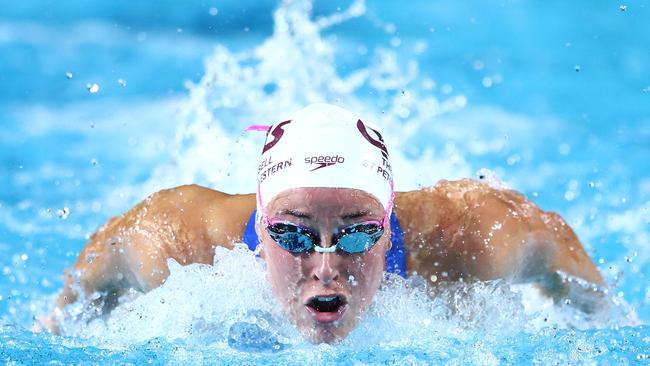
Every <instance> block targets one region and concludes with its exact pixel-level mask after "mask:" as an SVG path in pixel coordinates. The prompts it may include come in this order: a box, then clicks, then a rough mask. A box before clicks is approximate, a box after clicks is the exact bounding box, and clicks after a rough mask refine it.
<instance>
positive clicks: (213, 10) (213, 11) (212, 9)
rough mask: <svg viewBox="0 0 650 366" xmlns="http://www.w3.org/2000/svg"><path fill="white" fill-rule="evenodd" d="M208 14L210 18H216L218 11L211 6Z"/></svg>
mask: <svg viewBox="0 0 650 366" xmlns="http://www.w3.org/2000/svg"><path fill="white" fill-rule="evenodd" d="M208 14H210V16H213V17H214V16H217V14H219V9H217V8H215V7H214V6H213V7H211V8H210V9H209V10H208Z"/></svg>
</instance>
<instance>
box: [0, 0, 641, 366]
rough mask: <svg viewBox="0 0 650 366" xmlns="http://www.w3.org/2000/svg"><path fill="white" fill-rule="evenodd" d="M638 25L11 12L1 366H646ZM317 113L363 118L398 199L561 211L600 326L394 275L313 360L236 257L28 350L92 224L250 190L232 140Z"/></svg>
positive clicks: (446, 17)
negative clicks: (382, 145)
mask: <svg viewBox="0 0 650 366" xmlns="http://www.w3.org/2000/svg"><path fill="white" fill-rule="evenodd" d="M649 19H650V4H648V3H647V1H643V0H635V1H626V2H619V3H615V2H609V1H600V0H598V1H592V2H589V4H587V3H583V2H563V1H551V2H540V1H524V0H511V1H507V0H487V1H464V2H459V1H448V0H441V1H417V2H411V3H409V4H408V5H404V3H401V2H394V1H367V2H363V1H319V0H315V1H314V2H313V3H312V2H310V1H306V0H294V1H284V2H279V1H278V2H274V1H264V2H262V1H228V2H226V1H219V2H217V1H213V2H210V1H205V0H201V1H198V0H188V1H183V2H176V1H170V0H159V1H155V2H153V1H144V0H141V1H125V0H119V1H98V0H93V1H86V0H84V1H81V0H72V1H68V2H65V4H64V3H61V2H54V1H41V0H24V1H20V2H17V1H15V2H12V4H11V5H9V6H5V7H3V9H2V10H0V85H1V87H0V142H1V144H0V362H2V363H6V364H24V365H29V364H44V363H48V362H52V363H53V364H138V365H139V364H201V363H204V364H245V363H250V362H252V363H257V364H346V365H347V364H349V365H360V364H479V365H497V364H531V363H533V364H649V363H650V330H649V329H648V326H647V324H648V322H649V321H650V278H649V277H650V254H649V253H650V251H649V250H648V249H649V248H650V173H649V172H650V28H649V27H648V20H649ZM313 102H329V103H335V104H340V105H342V106H344V107H347V108H349V109H351V110H355V111H359V112H360V113H363V114H364V115H367V116H371V117H373V118H374V121H373V122H375V123H376V124H378V125H380V126H381V127H382V128H383V129H384V130H385V131H386V132H387V133H386V135H387V136H386V139H387V143H388V145H389V147H391V148H392V149H391V150H392V154H393V166H394V169H395V173H396V186H397V189H398V190H409V189H416V188H419V187H424V186H431V185H433V184H435V183H436V182H437V181H438V180H439V179H460V178H466V177H470V178H472V177H473V178H476V177H477V176H478V175H479V172H480V174H483V175H485V174H487V175H489V176H498V177H499V179H500V180H501V181H502V182H503V184H505V185H507V186H508V187H511V188H514V189H516V190H518V191H521V192H522V193H524V194H525V195H526V196H527V197H528V198H529V199H531V200H532V201H534V202H535V203H537V204H538V205H539V206H540V207H541V208H543V209H544V210H549V211H556V212H559V213H560V214H561V215H562V216H563V217H564V218H565V219H566V220H567V222H568V223H569V224H570V225H571V226H572V227H573V228H574V230H575V231H576V233H577V234H578V237H579V238H580V239H581V241H582V242H583V244H584V246H585V248H586V249H587V251H588V253H589V254H590V255H591V257H592V258H593V259H594V262H595V263H596V264H597V266H598V268H599V269H600V270H601V272H602V273H603V275H604V277H605V278H606V280H607V282H608V285H609V288H608V294H607V297H608V304H609V308H607V309H605V310H603V311H602V312H600V313H598V314H596V315H595V316H594V317H588V316H585V315H584V314H580V313H577V312H576V311H575V309H572V308H571V306H570V304H569V305H553V304H549V303H548V301H545V300H544V299H542V298H537V297H535V295H534V294H531V289H530V288H526V287H525V286H524V287H523V288H522V287H517V286H510V285H509V284H507V283H503V282H499V281H497V282H496V283H488V284H469V285H464V286H461V287H460V288H459V289H455V290H453V289H450V290H449V291H445V292H443V293H442V294H440V296H439V297H437V298H433V299H432V298H429V297H428V296H425V293H426V291H427V290H426V288H422V286H421V285H418V279H417V277H416V278H413V279H411V280H408V281H406V282H404V281H401V280H398V279H393V280H391V281H388V282H387V283H386V284H384V286H383V287H382V290H381V291H380V294H379V295H378V299H377V301H376V304H375V306H374V307H373V309H371V311H370V313H369V314H368V316H367V318H366V319H364V321H363V322H362V323H361V324H360V326H359V328H358V329H356V330H355V331H354V332H353V333H352V334H351V335H350V337H349V338H348V339H346V341H344V342H343V343H342V344H340V345H335V346H330V345H312V344H309V343H308V342H306V341H305V340H303V339H302V338H301V337H300V336H299V335H298V334H297V333H296V331H295V329H293V327H292V326H291V325H290V324H289V323H288V321H287V320H286V319H285V318H284V317H283V316H282V314H280V313H279V312H278V310H277V304H276V303H274V301H275V300H274V299H273V298H272V295H271V294H270V292H269V289H268V288H267V287H266V285H265V281H264V270H263V265H262V264H260V263H258V261H257V260H256V259H255V258H254V256H252V255H250V254H249V253H245V252H243V251H239V250H236V251H233V252H219V253H217V259H218V261H217V263H215V265H214V266H187V267H180V266H177V265H175V264H172V265H171V266H172V273H171V276H170V278H169V281H168V282H167V283H166V284H165V285H164V286H163V287H161V288H159V289H156V290H155V291H152V292H151V293H148V294H145V295H142V296H133V298H131V299H129V300H125V301H124V303H123V304H122V305H121V306H120V307H118V309H116V314H115V316H113V317H111V318H110V319H104V320H103V319H94V320H90V321H88V322H85V321H81V322H77V323H71V324H69V325H67V326H66V336H64V337H60V336H54V335H49V334H42V333H33V332H32V331H31V329H32V326H33V324H34V318H35V317H36V316H38V315H41V314H44V313H46V312H47V311H48V310H49V309H51V306H52V301H53V299H54V296H55V294H56V293H57V291H58V290H59V289H60V288H61V285H62V274H63V270H64V269H65V268H69V267H70V266H71V265H72V264H73V263H74V261H75V260H76V257H77V255H78V254H79V252H80V250H81V249H82V248H83V246H84V243H85V241H86V239H87V238H88V237H89V235H90V234H92V233H93V232H94V231H95V230H97V228H98V227H99V226H101V225H102V224H103V223H104V222H106V220H107V219H108V218H109V217H111V216H114V215H118V214H120V213H122V212H124V211H126V210H128V209H129V208H130V207H131V206H133V205H134V204H135V203H137V202H139V201H140V200H142V199H143V198H145V197H146V196H147V195H148V194H150V193H152V192H155V191H157V190H159V189H162V188H165V187H172V186H175V185H180V184H187V183H199V184H203V185H206V186H209V187H211V188H214V189H219V190H223V191H226V192H230V193H242V192H253V190H254V187H255V181H254V179H255V176H254V174H253V172H254V171H255V170H254V169H255V161H256V159H257V156H258V153H259V148H260V145H261V143H262V141H261V140H260V139H261V137H260V135H259V134H246V133H243V130H244V129H245V128H246V127H247V126H248V125H250V124H254V123H255V124H258V123H259V124H268V123H272V122H275V121H277V120H279V119H280V118H281V117H283V116H284V115H286V114H287V113H290V112H291V111H294V110H296V109H298V108H300V107H302V106H304V105H305V104H308V103H313ZM495 179H496V178H495ZM242 273H245V274H246V276H239V274H242ZM215 274H218V276H214V275H215ZM240 277H246V279H241V278H240ZM197 283H200V284H201V286H197V285H196V284H197ZM235 285H237V286H241V287H242V288H244V289H243V290H242V289H241V288H237V287H233V286H235ZM194 291H199V293H198V295H200V296H197V293H196V292H194ZM459 294H461V295H463V294H464V295H463V296H461V298H459V297H458V296H459ZM71 311H79V309H76V310H75V309H72V310H71Z"/></svg>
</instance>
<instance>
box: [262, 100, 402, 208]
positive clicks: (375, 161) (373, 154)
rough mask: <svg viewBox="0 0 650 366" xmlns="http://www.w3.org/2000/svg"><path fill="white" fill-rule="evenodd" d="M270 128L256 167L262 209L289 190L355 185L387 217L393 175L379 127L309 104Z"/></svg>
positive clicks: (334, 108) (333, 108) (331, 108)
mask: <svg viewBox="0 0 650 366" xmlns="http://www.w3.org/2000/svg"><path fill="white" fill-rule="evenodd" d="M249 129H257V130H266V131H267V134H266V141H265V143H264V149H263V151H262V157H261V161H260V164H259V166H258V171H257V182H258V190H257V206H258V211H261V210H263V209H264V207H266V206H267V205H268V203H269V202H270V201H271V200H272V199H273V198H274V197H275V196H277V195H278V194H279V193H281V192H283V191H286V190H287V189H291V188H304V187H327V188H355V189H359V190H362V191H364V192H367V193H369V194H371V195H373V196H374V197H375V198H377V200H379V202H380V203H381V204H382V205H383V206H384V209H385V210H386V217H387V218H388V217H389V216H390V212H391V209H392V206H393V197H394V191H393V173H392V170H391V165H390V162H389V159H388V150H387V149H386V145H385V144H384V139H383V137H382V135H381V133H380V132H379V130H378V129H377V127H375V126H373V125H371V124H369V123H367V122H365V121H362V120H361V119H360V118H359V117H357V116H356V115H354V114H352V113H351V112H349V111H347V110H345V109H343V108H340V107H337V106H333V105H329V104H311V105H309V106H307V107H305V108H304V109H302V110H300V111H298V112H296V113H294V114H293V115H292V117H291V119H289V120H286V121H283V122H278V123H275V124H273V125H272V126H270V127H269V126H251V127H249Z"/></svg>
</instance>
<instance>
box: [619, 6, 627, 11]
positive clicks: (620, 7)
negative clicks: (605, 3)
mask: <svg viewBox="0 0 650 366" xmlns="http://www.w3.org/2000/svg"><path fill="white" fill-rule="evenodd" d="M618 8H619V9H621V11H626V10H627V5H621V6H619V7H618Z"/></svg>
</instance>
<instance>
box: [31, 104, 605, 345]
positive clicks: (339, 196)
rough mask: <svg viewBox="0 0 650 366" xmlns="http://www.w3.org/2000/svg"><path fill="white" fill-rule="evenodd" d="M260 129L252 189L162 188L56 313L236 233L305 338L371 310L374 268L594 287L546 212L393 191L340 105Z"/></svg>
mask: <svg viewBox="0 0 650 366" xmlns="http://www.w3.org/2000/svg"><path fill="white" fill-rule="evenodd" d="M257 129H261V130H265V131H267V137H266V142H265V144H264V147H263V150H262V155H261V159H260V164H259V167H258V186H257V187H258V189H257V193H256V194H245V195H229V194H226V193H223V192H219V191H215V190H212V189H209V188H205V187H200V186H196V185H189V186H181V187H177V188H173V189H168V190H163V191H160V192H158V193H155V194H153V195H151V196H150V197H148V198H147V199H146V200H144V201H143V202H141V203H140V204H138V205H137V206H135V207H134V208H133V209H131V210H130V211H129V212H127V213H126V214H124V215H122V216H119V217H115V218H112V219H111V220H109V222H108V223H107V224H106V225H104V226H103V227H102V228H100V229H99V230H98V231H97V232H96V233H95V234H94V235H93V236H92V237H91V238H90V239H89V241H88V243H87V245H86V247H85V248H84V250H83V251H82V253H81V255H80V256H79V258H78V260H77V262H76V263H75V265H74V268H73V270H72V271H71V272H70V273H67V275H66V279H65V285H64V288H63V290H62V292H61V294H60V296H59V298H58V300H57V304H56V308H55V311H54V312H53V314H52V315H51V316H49V317H47V318H44V319H42V320H41V321H42V323H43V324H44V325H45V326H46V327H47V328H49V329H50V330H52V331H55V332H57V331H58V324H60V322H61V321H63V320H64V315H63V314H64V313H63V307H64V306H65V305H66V304H70V303H72V302H75V301H77V299H78V298H79V297H80V295H88V294H91V293H94V292H100V293H104V294H107V296H108V295H111V296H119V295H120V294H122V293H123V292H124V291H126V290H128V289H135V290H137V291H141V292H146V291H149V290H151V289H154V288H156V287H158V286H160V285H161V284H162V283H164V281H165V279H166V278H167V276H168V275H169V270H168V268H167V260H168V259H170V258H173V259H174V260H176V261H178V262H179V263H181V264H190V263H207V264H211V263H213V259H214V248H215V247H216V246H222V247H226V248H232V247H233V246H234V245H235V244H237V243H241V242H242V241H244V242H245V243H246V244H247V245H248V246H249V248H251V249H252V250H259V255H260V257H261V258H263V259H264V260H265V261H266V264H267V279H268V281H269V284H270V286H271V288H272V290H273V293H274V294H275V296H276V297H277V298H278V300H279V301H280V303H281V304H283V307H284V311H285V313H286V314H287V315H288V316H289V317H290V319H291V320H292V321H293V323H294V324H295V325H296V327H297V328H298V329H299V330H300V331H301V332H302V333H303V334H304V335H305V337H307V338H308V339H310V340H311V341H313V342H316V343H320V342H328V343H330V342H335V341H337V340H340V339H343V338H345V337H346V336H347V334H348V333H349V332H350V331H351V330H352V329H354V327H355V326H356V324H357V323H358V321H359V320H360V319H361V316H362V315H363V314H364V312H365V311H366V310H367V309H368V307H369V306H370V305H371V303H372V301H373V298H374V296H375V293H376V292H377V290H378V288H379V286H380V283H381V280H382V277H383V273H384V271H388V272H392V273H396V274H398V275H402V276H406V275H408V274H409V273H417V274H419V275H421V276H423V277H425V278H427V279H428V280H429V282H430V283H431V284H432V285H434V286H435V285H437V284H439V283H440V282H443V281H460V280H462V281H473V280H491V279H497V278H504V279H507V280H510V281H512V282H517V283H521V282H529V283H535V284H538V285H539V286H540V288H542V290H543V291H544V292H545V293H547V294H548V295H550V296H554V297H556V298H559V297H561V296H563V295H565V294H566V286H563V283H562V280H561V279H562V278H563V277H562V276H563V275H570V276H575V277H579V278H582V279H584V280H586V281H588V282H591V283H593V284H598V285H602V284H603V279H602V277H601V275H600V273H599V272H598V270H597V269H596V267H595V265H594V263H593V262H592V261H591V259H590V258H589V256H588V255H587V254H586V252H585V250H584V249H583V247H582V245H581V244H580V241H579V240H578V238H577V237H576V235H575V234H574V232H573V231H572V230H571V228H570V227H569V226H568V225H567V224H566V223H565V222H564V220H563V219H562V218H561V217H560V216H559V215H557V214H556V213H552V212H543V211H542V210H540V209H539V208H538V207H537V206H535V205H534V204H533V203H531V202H529V201H528V200H526V199H525V198H524V197H523V196H522V195H520V194H518V193H516V192H514V191H511V190H500V189H495V188H491V187H489V186H488V185H485V184H483V183H482V182H478V181H473V180H461V181H455V182H451V181H441V182H439V183H438V184H436V185H435V186H434V187H431V188H425V189H421V190H417V191H410V192H397V193H396V192H394V190H393V173H392V167H391V164H390V159H389V153H388V149H387V148H386V145H385V143H384V139H383V137H382V135H381V133H380V132H379V130H378V129H377V127H375V126H372V125H371V124H369V123H367V122H366V121H363V120H362V119H360V118H358V117H357V116H355V115H354V114H353V113H351V112H348V111H346V110H344V109H342V108H339V107H336V106H332V105H327V104H314V105H310V106H308V107H306V108H304V109H302V110H300V111H298V112H296V113H294V115H293V116H292V118H291V119H290V120H286V121H282V122H279V123H276V124H274V125H273V126H268V127H265V126H257Z"/></svg>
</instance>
